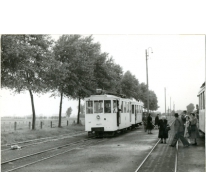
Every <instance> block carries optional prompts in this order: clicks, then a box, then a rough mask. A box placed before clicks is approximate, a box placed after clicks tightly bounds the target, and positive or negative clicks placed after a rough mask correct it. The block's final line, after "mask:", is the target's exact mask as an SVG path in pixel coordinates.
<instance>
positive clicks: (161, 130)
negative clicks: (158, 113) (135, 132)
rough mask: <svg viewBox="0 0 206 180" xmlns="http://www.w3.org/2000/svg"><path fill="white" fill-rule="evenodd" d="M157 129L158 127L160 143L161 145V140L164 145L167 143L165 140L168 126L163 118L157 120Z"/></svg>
mask: <svg viewBox="0 0 206 180" xmlns="http://www.w3.org/2000/svg"><path fill="white" fill-rule="evenodd" d="M158 127H159V135H158V138H161V142H160V143H163V139H164V144H166V143H167V142H166V139H167V138H168V130H169V128H168V127H169V125H168V123H167V119H166V117H165V116H162V118H161V119H160V120H159V123H158Z"/></svg>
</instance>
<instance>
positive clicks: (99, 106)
mask: <svg viewBox="0 0 206 180" xmlns="http://www.w3.org/2000/svg"><path fill="white" fill-rule="evenodd" d="M94 113H103V101H94Z"/></svg>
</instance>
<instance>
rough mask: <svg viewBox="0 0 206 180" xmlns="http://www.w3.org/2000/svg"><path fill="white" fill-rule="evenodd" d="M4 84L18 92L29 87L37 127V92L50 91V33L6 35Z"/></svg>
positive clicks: (2, 50)
mask: <svg viewBox="0 0 206 180" xmlns="http://www.w3.org/2000/svg"><path fill="white" fill-rule="evenodd" d="M1 42H2V46H1V53H2V61H1V68H2V72H1V76H2V87H3V88H9V89H11V90H13V91H14V92H16V93H20V92H22V91H25V90H28V91H29V94H30V98H31V105H32V115H33V117H32V129H33V130H34V129H35V120H36V115H35V107H34V98H33V93H43V92H46V90H47V87H46V83H45V79H44V78H45V76H46V74H47V71H48V64H49V62H50V58H51V51H50V50H51V46H52V43H53V41H52V40H51V37H50V36H48V35H2V39H1Z"/></svg>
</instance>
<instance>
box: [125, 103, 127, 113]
mask: <svg viewBox="0 0 206 180" xmlns="http://www.w3.org/2000/svg"><path fill="white" fill-rule="evenodd" d="M126 112H127V111H126V102H124V113H126Z"/></svg>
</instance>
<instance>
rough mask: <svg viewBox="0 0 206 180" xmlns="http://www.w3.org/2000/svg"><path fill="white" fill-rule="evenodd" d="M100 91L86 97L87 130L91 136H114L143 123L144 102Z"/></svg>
mask: <svg viewBox="0 0 206 180" xmlns="http://www.w3.org/2000/svg"><path fill="white" fill-rule="evenodd" d="M98 92H99V94H98V95H91V96H90V97H88V98H85V104H86V106H85V112H86V113H85V131H87V132H88V135H89V136H90V135H91V134H95V136H97V137H98V136H104V135H109V136H113V135H115V133H117V132H118V131H125V130H127V129H131V128H134V127H137V126H138V125H140V124H141V123H142V110H143V103H142V102H140V101H134V100H131V99H126V98H123V97H122V96H118V95H112V94H100V93H102V91H101V90H99V91H98Z"/></svg>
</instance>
